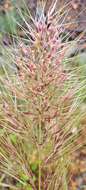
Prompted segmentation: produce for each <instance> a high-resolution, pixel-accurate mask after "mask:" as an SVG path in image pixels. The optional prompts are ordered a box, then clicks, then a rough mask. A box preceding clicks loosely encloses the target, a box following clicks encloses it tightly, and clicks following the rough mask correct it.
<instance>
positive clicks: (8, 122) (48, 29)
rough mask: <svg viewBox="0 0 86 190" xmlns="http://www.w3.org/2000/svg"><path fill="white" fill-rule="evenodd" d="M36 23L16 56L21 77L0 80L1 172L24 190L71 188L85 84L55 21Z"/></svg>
mask: <svg viewBox="0 0 86 190" xmlns="http://www.w3.org/2000/svg"><path fill="white" fill-rule="evenodd" d="M52 5H53V4H52ZM54 5H55V4H54ZM54 5H53V9H54ZM52 12H53V11H52V10H51V13H52ZM51 13H50V16H51V15H52V14H51ZM48 16H49V15H48ZM48 19H49V18H48ZM34 22H35V26H34V29H33V28H31V26H29V24H28V23H27V26H28V31H29V34H30V36H29V37H30V39H31V41H30V43H29V45H26V44H25V43H24V42H21V43H20V44H19V45H18V47H17V48H16V51H17V54H16V55H15V54H14V55H12V59H13V60H12V62H14V63H15V65H16V67H17V71H16V73H11V74H10V75H8V74H7V73H6V76H3V78H2V79H0V83H1V85H0V86H1V89H2V91H1V97H0V107H1V111H0V129H1V131H2V133H0V136H1V137H0V170H1V172H3V173H5V174H6V175H10V176H11V177H12V178H14V179H15V183H19V184H20V187H19V188H17V189H19V190H20V188H21V189H24V190H26V189H29V188H30V189H33V190H38V189H39V190H41V189H44V190H45V189H46V190H55V189H56V190H57V189H58V190H60V189H61V190H62V189H63V190H64V189H65V190H66V189H67V188H66V186H65V183H66V182H65V181H66V174H67V168H68V166H69V158H70V155H71V153H72V152H73V151H74V150H75V149H77V145H76V144H77V139H78V138H79V136H80V134H81V133H82V131H83V126H81V123H82V119H83V117H84V113H83V110H81V108H80V106H81V103H82V99H81V98H82V96H83V89H84V81H83V82H81V83H80V80H79V79H78V78H77V73H75V72H72V71H71V70H69V65H67V64H66V63H65V55H66V51H67V50H68V47H69V46H68V44H66V43H63V42H62V40H61V38H60V31H61V30H62V28H60V27H59V26H57V25H56V22H55V19H54V18H53V17H52V21H51V22H49V23H46V22H45V20H43V21H42V20H41V18H39V19H38V20H36V21H34ZM9 55H10V53H9ZM8 59H9V58H8ZM3 85H4V87H3ZM79 92H80V95H79ZM75 145H76V147H75ZM22 175H23V176H26V178H23V179H22V177H21V176H22ZM64 176H65V179H64ZM64 180H65V181H64ZM8 187H9V184H8Z"/></svg>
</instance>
